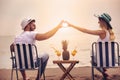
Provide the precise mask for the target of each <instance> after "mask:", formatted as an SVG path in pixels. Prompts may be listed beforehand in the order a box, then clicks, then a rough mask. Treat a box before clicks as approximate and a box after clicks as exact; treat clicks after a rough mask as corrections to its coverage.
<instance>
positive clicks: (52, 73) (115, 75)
mask: <svg viewBox="0 0 120 80" xmlns="http://www.w3.org/2000/svg"><path fill="white" fill-rule="evenodd" d="M107 73H108V74H109V75H110V79H109V80H120V68H109V69H108V70H107ZM26 74H27V77H29V78H30V80H35V77H36V75H37V71H36V70H27V71H26ZM70 74H71V75H72V76H73V77H74V79H75V80H92V78H91V67H75V68H73V69H72V70H71V72H70ZM45 75H46V80H60V77H61V76H62V75H63V71H62V70H61V69H60V68H47V69H46V71H45ZM10 77H11V70H10V69H0V80H10ZM41 79H43V78H41ZM13 80H16V75H15V71H14V79H13ZM19 80H22V76H21V74H20V73H19ZM64 80H69V79H68V78H67V77H66V78H65V79H64ZM95 80H102V75H101V73H99V72H98V71H97V70H96V69H95Z"/></svg>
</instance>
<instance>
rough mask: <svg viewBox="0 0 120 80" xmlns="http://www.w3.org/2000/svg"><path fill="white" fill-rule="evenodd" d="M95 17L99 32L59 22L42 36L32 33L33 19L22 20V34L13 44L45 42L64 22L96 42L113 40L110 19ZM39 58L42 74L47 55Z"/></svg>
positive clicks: (103, 15) (107, 17) (33, 27)
mask: <svg viewBox="0 0 120 80" xmlns="http://www.w3.org/2000/svg"><path fill="white" fill-rule="evenodd" d="M97 17H98V23H99V26H100V28H101V29H100V30H89V29H85V28H82V27H78V26H75V25H73V24H70V23H69V22H67V21H61V22H60V23H59V24H58V25H57V26H56V27H55V28H53V29H52V30H50V31H48V32H46V33H43V34H41V33H38V32H35V31H34V30H35V29H36V25H35V20H34V19H24V20H23V21H22V22H21V27H22V30H23V32H22V33H21V34H20V35H19V36H17V37H16V38H15V40H14V43H29V44H35V41H36V40H37V41H42V40H46V39H48V38H50V37H52V36H53V35H54V34H55V33H56V32H57V31H58V30H59V29H60V28H61V27H62V24H63V23H64V22H65V23H67V24H68V26H69V27H73V28H75V29H77V30H79V31H81V32H84V33H88V34H92V35H97V36H99V39H98V42H101V41H113V40H114V39H115V36H114V33H113V31H112V26H111V25H110V21H111V17H110V16H109V15H108V14H107V13H103V14H101V15H100V16H97ZM40 57H41V58H42V59H43V63H42V64H43V65H42V69H41V70H42V71H41V73H43V72H44V70H45V67H46V65H47V61H48V59H49V55H48V54H46V53H44V54H43V55H41V56H40ZM100 70H101V69H100ZM102 71H103V74H105V75H106V76H107V73H105V71H106V70H102ZM20 72H21V74H22V77H23V80H27V78H26V73H25V70H21V71H20ZM38 75H39V73H38ZM38 75H37V77H36V80H39V79H38Z"/></svg>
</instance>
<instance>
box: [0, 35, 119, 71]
mask: <svg viewBox="0 0 120 80" xmlns="http://www.w3.org/2000/svg"><path fill="white" fill-rule="evenodd" d="M119 35H120V33H116V42H118V43H119V44H120V37H119ZM73 36H74V35H71V37H70V38H63V39H60V38H58V37H53V38H50V39H48V40H45V41H37V43H36V45H37V48H38V52H39V54H40V53H48V54H49V60H48V64H47V68H56V67H58V66H57V64H53V61H54V60H59V59H60V60H62V55H61V56H60V57H58V56H57V55H56V53H55V51H54V49H53V48H52V47H54V48H55V49H57V50H59V51H60V52H61V53H62V51H63V50H62V44H61V42H62V40H67V41H68V49H67V50H68V51H69V53H70V60H79V63H78V64H76V65H75V67H85V66H91V63H90V61H91V57H90V56H91V44H92V42H94V41H96V40H97V38H98V37H96V36H90V35H86V34H84V35H83V36H77V35H76V37H75V36H74V37H73ZM14 38H15V35H8V36H0V69H11V66H12V61H11V59H10V57H11V53H10V44H11V43H12V42H13V40H14ZM74 49H76V50H77V54H76V55H75V56H74V57H73V56H72V55H71V52H72V50H74ZM65 66H68V65H66V64H65Z"/></svg>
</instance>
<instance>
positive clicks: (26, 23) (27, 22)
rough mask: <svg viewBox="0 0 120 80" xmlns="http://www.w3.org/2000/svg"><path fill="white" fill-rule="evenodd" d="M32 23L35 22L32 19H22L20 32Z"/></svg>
mask: <svg viewBox="0 0 120 80" xmlns="http://www.w3.org/2000/svg"><path fill="white" fill-rule="evenodd" d="M32 21H33V22H35V20H34V19H24V20H22V22H21V26H22V30H24V28H25V27H26V26H27V25H28V24H29V23H30V22H32Z"/></svg>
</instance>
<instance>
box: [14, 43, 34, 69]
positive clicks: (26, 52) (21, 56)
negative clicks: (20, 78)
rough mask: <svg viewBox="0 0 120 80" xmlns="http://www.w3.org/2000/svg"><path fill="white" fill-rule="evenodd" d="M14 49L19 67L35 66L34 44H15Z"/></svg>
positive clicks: (29, 67)
mask: <svg viewBox="0 0 120 80" xmlns="http://www.w3.org/2000/svg"><path fill="white" fill-rule="evenodd" d="M14 49H15V57H16V64H17V68H18V69H32V68H35V63H34V60H33V45H32V44H15V45H14Z"/></svg>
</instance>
